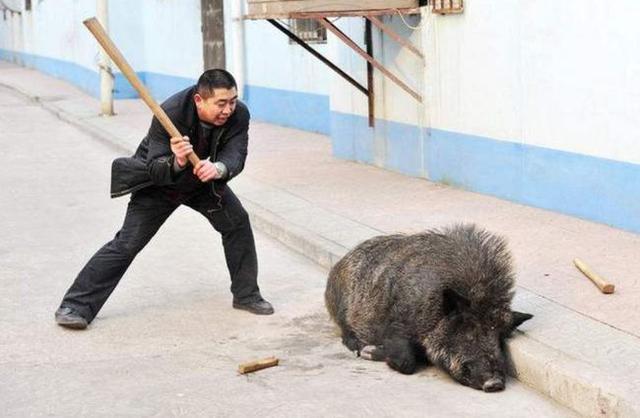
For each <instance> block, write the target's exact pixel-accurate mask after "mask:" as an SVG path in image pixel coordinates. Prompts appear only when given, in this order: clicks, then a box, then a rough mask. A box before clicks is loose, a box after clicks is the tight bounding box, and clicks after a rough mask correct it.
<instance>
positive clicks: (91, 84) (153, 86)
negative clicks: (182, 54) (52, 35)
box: [0, 49, 199, 101]
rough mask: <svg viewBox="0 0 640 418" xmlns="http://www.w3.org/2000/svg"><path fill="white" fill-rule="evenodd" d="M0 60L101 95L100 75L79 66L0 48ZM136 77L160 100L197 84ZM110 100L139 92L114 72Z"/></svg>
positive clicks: (189, 80) (150, 75)
mask: <svg viewBox="0 0 640 418" xmlns="http://www.w3.org/2000/svg"><path fill="white" fill-rule="evenodd" d="M0 59H3V60H5V61H10V62H13V63H16V64H18V65H22V66H25V67H29V68H34V69H36V70H38V71H42V72H43V73H47V74H50V75H52V76H54V77H58V78H61V79H63V80H66V81H68V82H70V83H72V84H74V85H75V86H77V87H79V88H81V89H82V90H84V91H86V92H87V93H89V94H90V95H92V96H93V97H99V96H100V75H99V74H98V72H97V71H93V70H90V69H88V68H86V67H83V66H81V65H78V64H75V63H72V62H69V61H63V60H58V59H55V58H48V57H43V56H39V55H31V54H25V53H20V52H15V51H9V50H5V49H0ZM136 74H137V75H138V77H139V78H140V80H141V81H142V82H143V83H144V84H145V86H147V88H148V89H149V91H150V92H151V95H152V96H153V97H154V98H155V99H156V100H160V101H162V100H164V99H166V98H167V97H169V96H171V95H172V94H173V93H176V92H178V91H180V90H182V89H184V88H186V87H188V86H191V85H193V84H195V83H196V81H197V80H196V79H192V78H185V77H176V76H170V75H165V74H159V73H153V72H147V71H141V72H137V73H136ZM198 76H199V74H198ZM113 97H114V99H133V98H137V97H138V93H137V92H136V91H135V89H134V88H133V87H132V86H131V84H129V81H128V80H127V79H126V78H125V76H124V75H123V74H122V73H115V79H114V86H113Z"/></svg>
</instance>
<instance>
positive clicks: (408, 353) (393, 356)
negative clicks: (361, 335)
mask: <svg viewBox="0 0 640 418" xmlns="http://www.w3.org/2000/svg"><path fill="white" fill-rule="evenodd" d="M383 346H384V351H385V360H386V362H387V364H388V365H389V367H391V368H392V369H393V370H397V371H399V372H400V373H403V374H413V373H414V372H415V371H416V368H417V365H418V353H417V352H416V347H415V346H414V344H413V343H412V342H411V341H410V340H409V339H408V338H405V337H390V338H385V340H384V343H383Z"/></svg>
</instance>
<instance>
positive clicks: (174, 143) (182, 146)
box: [171, 136, 193, 168]
mask: <svg viewBox="0 0 640 418" xmlns="http://www.w3.org/2000/svg"><path fill="white" fill-rule="evenodd" d="M171 152H173V155H175V156H176V162H177V163H178V166H180V168H182V167H184V166H185V165H187V163H188V162H189V158H188V157H189V154H191V153H192V152H193V145H191V143H190V142H189V137H188V136H183V137H182V138H180V137H178V136H176V137H173V138H171Z"/></svg>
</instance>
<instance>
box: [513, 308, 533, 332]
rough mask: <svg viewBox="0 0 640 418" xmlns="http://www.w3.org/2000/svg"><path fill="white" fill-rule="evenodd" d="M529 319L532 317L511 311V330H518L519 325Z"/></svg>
mask: <svg viewBox="0 0 640 418" xmlns="http://www.w3.org/2000/svg"><path fill="white" fill-rule="evenodd" d="M531 318H533V315H531V314H528V313H523V312H518V311H512V312H511V330H514V329H516V328H518V326H519V325H520V324H522V323H523V322H524V321H527V320H529V319H531Z"/></svg>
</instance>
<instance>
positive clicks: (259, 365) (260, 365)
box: [238, 357, 279, 374]
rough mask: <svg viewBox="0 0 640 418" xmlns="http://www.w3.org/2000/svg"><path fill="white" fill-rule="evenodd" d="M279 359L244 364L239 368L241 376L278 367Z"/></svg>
mask: <svg viewBox="0 0 640 418" xmlns="http://www.w3.org/2000/svg"><path fill="white" fill-rule="evenodd" d="M278 361H279V360H278V359H277V358H276V357H267V358H265V359H262V360H255V361H250V362H248V363H242V364H241V365H240V366H239V367H238V371H239V372H240V374H246V373H251V372H255V371H257V370H262V369H266V368H267V367H273V366H277V365H278Z"/></svg>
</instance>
